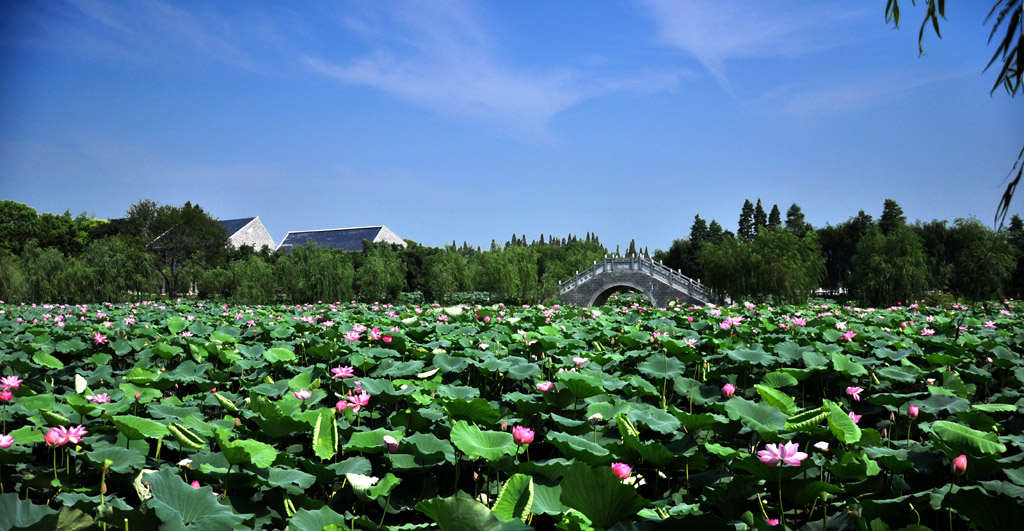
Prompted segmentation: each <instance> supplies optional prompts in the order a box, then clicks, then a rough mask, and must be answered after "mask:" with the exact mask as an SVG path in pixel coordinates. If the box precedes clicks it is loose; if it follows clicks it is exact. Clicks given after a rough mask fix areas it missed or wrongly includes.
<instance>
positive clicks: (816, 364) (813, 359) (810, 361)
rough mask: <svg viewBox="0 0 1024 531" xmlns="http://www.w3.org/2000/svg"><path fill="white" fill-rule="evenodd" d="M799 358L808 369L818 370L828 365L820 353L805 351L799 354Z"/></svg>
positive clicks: (826, 359)
mask: <svg viewBox="0 0 1024 531" xmlns="http://www.w3.org/2000/svg"><path fill="white" fill-rule="evenodd" d="M801 358H803V360H804V366H806V367H807V368H808V369H819V368H822V367H825V366H826V365H828V358H827V357H825V355H824V354H822V353H820V352H814V351H807V352H804V353H802V354H801Z"/></svg>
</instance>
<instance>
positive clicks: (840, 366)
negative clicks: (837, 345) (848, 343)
mask: <svg viewBox="0 0 1024 531" xmlns="http://www.w3.org/2000/svg"><path fill="white" fill-rule="evenodd" d="M832 366H833V367H835V369H836V370H837V371H839V372H841V373H843V374H846V375H848V376H862V375H865V374H867V373H868V370H867V369H866V368H865V367H864V366H863V365H861V364H860V363H857V362H855V361H853V360H851V359H850V357H849V356H847V355H846V354H840V353H838V352H833V353H832Z"/></svg>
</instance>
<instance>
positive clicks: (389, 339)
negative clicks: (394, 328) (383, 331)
mask: <svg viewBox="0 0 1024 531" xmlns="http://www.w3.org/2000/svg"><path fill="white" fill-rule="evenodd" d="M392 339H394V338H392V337H391V336H384V342H385V343H391V341H392Z"/></svg>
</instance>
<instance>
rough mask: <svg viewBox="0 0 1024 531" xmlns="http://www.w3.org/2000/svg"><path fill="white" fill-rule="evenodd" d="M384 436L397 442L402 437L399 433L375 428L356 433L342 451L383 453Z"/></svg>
mask: <svg viewBox="0 0 1024 531" xmlns="http://www.w3.org/2000/svg"><path fill="white" fill-rule="evenodd" d="M385 435H390V436H392V437H394V438H395V439H399V440H401V439H402V437H403V434H402V432H401V431H398V430H386V429H384V428H377V429H375V430H372V431H357V432H355V433H353V434H352V435H351V436H349V439H348V442H347V443H345V446H344V447H343V450H344V451H346V452H352V451H358V452H370V453H375V454H376V453H380V452H383V451H384V436H385Z"/></svg>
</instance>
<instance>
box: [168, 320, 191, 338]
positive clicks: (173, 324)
mask: <svg viewBox="0 0 1024 531" xmlns="http://www.w3.org/2000/svg"><path fill="white" fill-rule="evenodd" d="M187 326H188V322H187V321H185V320H184V319H182V318H181V317H178V316H174V317H168V318H167V330H168V331H170V332H171V335H178V334H180V333H181V331H182V330H184V329H185V327H187Z"/></svg>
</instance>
